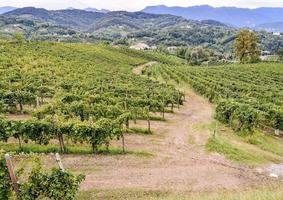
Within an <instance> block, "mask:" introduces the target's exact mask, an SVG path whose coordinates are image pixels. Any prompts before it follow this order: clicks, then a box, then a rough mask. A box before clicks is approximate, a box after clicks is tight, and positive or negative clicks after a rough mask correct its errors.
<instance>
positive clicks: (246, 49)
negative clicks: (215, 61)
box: [234, 29, 260, 63]
mask: <svg viewBox="0 0 283 200" xmlns="http://www.w3.org/2000/svg"><path fill="white" fill-rule="evenodd" d="M234 51H235V54H236V56H237V57H238V58H239V59H240V62H241V63H254V62H256V61H258V60H259V55H260V51H259V48H258V36H257V35H256V34H255V33H254V32H251V31H249V30H245V29H244V30H240V31H239V32H238V33H237V36H236V40H235V42H234Z"/></svg>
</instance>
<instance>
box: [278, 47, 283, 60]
mask: <svg viewBox="0 0 283 200" xmlns="http://www.w3.org/2000/svg"><path fill="white" fill-rule="evenodd" d="M277 55H278V56H279V59H280V60H281V61H283V48H281V49H279V50H278V52H277Z"/></svg>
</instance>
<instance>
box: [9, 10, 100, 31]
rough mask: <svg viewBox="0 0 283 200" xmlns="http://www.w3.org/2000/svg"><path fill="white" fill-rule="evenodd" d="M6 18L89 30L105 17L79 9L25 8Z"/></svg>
mask: <svg viewBox="0 0 283 200" xmlns="http://www.w3.org/2000/svg"><path fill="white" fill-rule="evenodd" d="M4 15H5V16H17V17H25V18H28V17H30V18H34V19H37V20H43V21H45V22H52V23H55V24H58V25H61V26H67V27H71V28H76V29H88V27H89V25H90V24H93V23H94V22H95V21H97V20H99V19H100V18H101V17H103V16H104V14H103V13H95V12H89V11H84V10H78V9H66V10H51V11H49V10H46V9H43V8H34V7H25V8H19V9H16V10H13V11H11V12H7V13H4Z"/></svg>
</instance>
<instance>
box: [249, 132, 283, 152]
mask: <svg viewBox="0 0 283 200" xmlns="http://www.w3.org/2000/svg"><path fill="white" fill-rule="evenodd" d="M245 139H246V141H247V142H248V143H250V144H253V145H255V146H257V147H259V148H260V149H262V150H264V151H268V152H271V153H274V154H276V155H279V156H283V140H282V139H281V138H278V137H275V136H272V135H265V134H261V133H256V134H253V135H251V136H248V137H246V138H245Z"/></svg>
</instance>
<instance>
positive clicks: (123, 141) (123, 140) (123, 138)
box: [122, 134, 125, 153]
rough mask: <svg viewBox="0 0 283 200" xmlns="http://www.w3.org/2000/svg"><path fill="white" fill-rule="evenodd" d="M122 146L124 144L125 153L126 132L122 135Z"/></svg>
mask: <svg viewBox="0 0 283 200" xmlns="http://www.w3.org/2000/svg"><path fill="white" fill-rule="evenodd" d="M122 146H123V153H125V137H124V134H123V135H122Z"/></svg>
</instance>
